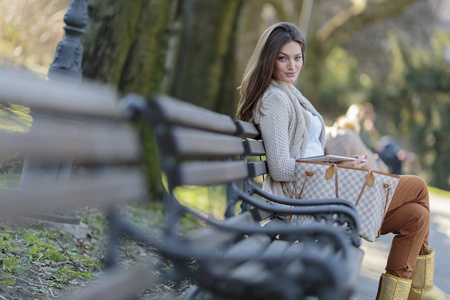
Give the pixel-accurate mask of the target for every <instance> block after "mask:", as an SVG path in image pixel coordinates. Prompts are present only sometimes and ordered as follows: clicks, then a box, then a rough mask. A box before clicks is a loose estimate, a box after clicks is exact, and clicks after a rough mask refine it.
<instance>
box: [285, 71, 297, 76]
mask: <svg viewBox="0 0 450 300" xmlns="http://www.w3.org/2000/svg"><path fill="white" fill-rule="evenodd" d="M295 74H296V72H288V73H286V76H287V77H294V76H295Z"/></svg>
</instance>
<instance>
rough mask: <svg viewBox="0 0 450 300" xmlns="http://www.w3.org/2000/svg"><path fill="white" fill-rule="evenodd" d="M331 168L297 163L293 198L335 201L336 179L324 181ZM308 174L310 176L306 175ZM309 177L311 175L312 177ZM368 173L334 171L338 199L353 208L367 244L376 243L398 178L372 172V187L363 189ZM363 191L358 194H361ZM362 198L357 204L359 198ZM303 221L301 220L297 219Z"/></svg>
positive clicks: (348, 169)
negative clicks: (346, 201) (331, 199)
mask: <svg viewBox="0 0 450 300" xmlns="http://www.w3.org/2000/svg"><path fill="white" fill-rule="evenodd" d="M329 167H330V164H320V163H299V162H297V163H296V166H295V174H296V181H295V184H294V187H295V193H296V194H295V198H298V195H299V194H300V192H301V197H300V199H321V198H336V177H335V176H336V175H335V176H333V178H331V179H330V180H327V179H326V176H325V174H326V171H327V170H328V168H329ZM308 173H309V174H308ZM311 173H313V174H312V175H311ZM369 173H370V172H369V171H368V170H362V169H352V168H344V167H338V168H337V186H338V196H339V198H342V199H345V200H348V201H350V202H352V203H353V204H355V205H356V208H357V209H358V214H359V217H360V224H361V232H360V235H361V236H362V237H363V238H365V239H366V240H368V241H375V240H376V238H377V237H378V233H379V230H380V227H381V224H382V222H383V219H384V215H385V213H386V211H387V208H388V207H389V204H390V203H391V200H392V196H393V195H394V192H395V189H396V188H397V184H398V181H399V178H398V177H397V176H392V175H387V174H384V173H378V172H372V174H373V176H374V183H373V185H372V186H369V185H366V178H367V176H368V174H369ZM363 187H364V191H363V193H362V194H361V190H362V189H363ZM360 195H361V198H360V200H359V202H358V198H359V196H360ZM296 219H297V220H298V221H302V220H303V219H304V218H303V217H302V216H297V218H296Z"/></svg>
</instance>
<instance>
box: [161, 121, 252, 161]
mask: <svg viewBox="0 0 450 300" xmlns="http://www.w3.org/2000/svg"><path fill="white" fill-rule="evenodd" d="M162 141H163V144H164V145H163V147H164V149H165V151H166V152H170V153H172V154H174V155H179V156H190V155H196V156H214V157H217V156H232V155H240V154H243V153H244V148H243V145H242V142H241V139H240V138H238V137H235V136H230V135H218V134H212V133H208V132H204V131H200V130H194V129H181V128H174V129H173V130H172V131H171V133H170V134H169V135H167V136H166V137H165V138H163V139H162Z"/></svg>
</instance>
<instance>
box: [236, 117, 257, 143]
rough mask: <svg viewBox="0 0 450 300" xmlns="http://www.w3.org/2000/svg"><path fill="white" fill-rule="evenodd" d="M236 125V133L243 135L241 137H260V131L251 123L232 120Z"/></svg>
mask: <svg viewBox="0 0 450 300" xmlns="http://www.w3.org/2000/svg"><path fill="white" fill-rule="evenodd" d="M234 123H235V125H236V133H235V134H236V135H237V136H240V137H243V138H252V139H258V138H259V137H260V133H259V130H258V128H257V127H256V126H255V125H254V124H252V123H248V122H244V121H240V120H238V121H235V122H234Z"/></svg>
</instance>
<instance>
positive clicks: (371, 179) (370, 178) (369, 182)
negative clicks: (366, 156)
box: [355, 170, 375, 206]
mask: <svg viewBox="0 0 450 300" xmlns="http://www.w3.org/2000/svg"><path fill="white" fill-rule="evenodd" d="M374 182H375V176H374V175H373V173H372V170H369V172H368V173H367V176H366V180H365V181H364V184H363V187H362V189H361V192H360V193H359V196H358V200H356V203H355V206H357V205H358V203H359V201H360V200H361V197H362V195H363V193H364V190H365V189H366V186H369V187H371V186H372V185H373V184H374Z"/></svg>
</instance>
